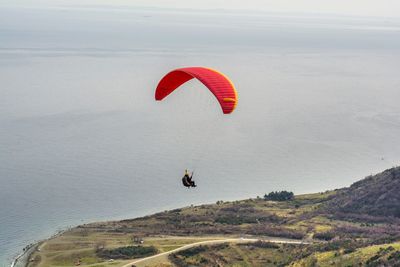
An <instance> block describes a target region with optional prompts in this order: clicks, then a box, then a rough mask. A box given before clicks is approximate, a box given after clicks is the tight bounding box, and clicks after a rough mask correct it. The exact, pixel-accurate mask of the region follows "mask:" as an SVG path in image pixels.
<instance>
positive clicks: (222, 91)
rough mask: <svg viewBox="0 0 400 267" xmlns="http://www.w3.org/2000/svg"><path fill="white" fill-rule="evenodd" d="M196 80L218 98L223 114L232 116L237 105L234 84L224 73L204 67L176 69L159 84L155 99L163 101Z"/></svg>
mask: <svg viewBox="0 0 400 267" xmlns="http://www.w3.org/2000/svg"><path fill="white" fill-rule="evenodd" d="M193 78H196V79H197V80H199V81H200V82H202V83H203V84H204V85H205V86H206V87H207V88H208V89H209V90H210V91H211V93H213V94H214V96H215V97H216V98H217V100H218V102H219V104H220V106H221V109H222V112H223V113H224V114H230V113H232V112H233V111H234V109H235V108H236V105H237V98H238V97H237V93H236V89H235V86H234V85H233V83H232V82H231V81H230V80H229V79H228V78H227V77H226V76H225V75H224V74H222V73H220V72H218V71H216V70H213V69H209V68H204V67H189V68H181V69H176V70H173V71H171V72H170V73H168V74H167V75H165V76H164V77H163V78H162V79H161V81H160V82H159V83H158V86H157V89H156V93H155V98H156V100H157V101H161V100H163V99H164V98H165V97H167V96H168V95H169V94H171V93H172V92H173V91H175V90H176V89H177V88H178V87H179V86H181V85H182V84H184V83H185V82H187V81H189V80H191V79H193Z"/></svg>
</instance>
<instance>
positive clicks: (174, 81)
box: [155, 67, 238, 188]
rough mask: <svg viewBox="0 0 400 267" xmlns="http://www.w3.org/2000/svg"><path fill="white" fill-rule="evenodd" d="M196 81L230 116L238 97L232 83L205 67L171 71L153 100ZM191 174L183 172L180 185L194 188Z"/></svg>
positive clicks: (162, 81)
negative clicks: (193, 80) (188, 82)
mask: <svg viewBox="0 0 400 267" xmlns="http://www.w3.org/2000/svg"><path fill="white" fill-rule="evenodd" d="M192 79H197V80H199V81H200V82H201V83H203V84H204V85H205V86H206V88H208V90H210V92H211V93H212V94H213V95H214V96H215V98H216V99H217V101H218V102H219V105H220V106H221V109H222V112H223V113H224V114H231V113H232V112H233V111H234V110H235V108H236V105H237V101H238V96H237V92H236V89H235V86H234V85H233V83H232V82H231V81H230V80H229V78H228V77H226V76H225V75H224V74H222V73H221V72H219V71H217V70H214V69H210V68H205V67H188V68H180V69H176V70H173V71H171V72H169V73H168V74H166V75H165V76H164V77H163V78H162V79H161V80H160V82H159V83H158V85H157V88H156V91H155V99H156V100H157V101H161V100H163V99H164V98H166V97H167V96H168V95H170V94H171V93H172V92H174V91H175V90H176V89H177V88H179V87H180V86H181V85H182V84H184V83H186V82H187V81H189V80H192ZM192 177H193V172H192V174H191V175H189V172H188V171H187V170H185V175H184V176H183V178H182V183H183V185H184V186H185V187H187V188H190V187H196V184H195V182H194V181H193V180H192Z"/></svg>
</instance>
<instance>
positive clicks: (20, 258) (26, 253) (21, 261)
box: [10, 227, 72, 267]
mask: <svg viewBox="0 0 400 267" xmlns="http://www.w3.org/2000/svg"><path fill="white" fill-rule="evenodd" d="M71 229H72V227H68V228H67V229H65V230H60V231H58V232H56V233H55V234H53V235H51V236H50V237H47V238H45V239H41V240H39V241H37V242H35V243H31V244H29V245H27V246H26V247H25V248H24V249H23V251H22V252H21V253H20V254H18V255H17V256H16V257H15V258H14V259H13V261H12V262H11V265H10V267H26V266H27V265H28V263H29V259H30V258H31V256H32V254H33V253H34V252H36V251H37V250H38V249H39V246H40V245H42V244H43V243H44V242H46V241H48V240H50V239H53V238H56V237H58V236H60V235H62V234H64V233H65V232H67V231H69V230H71Z"/></svg>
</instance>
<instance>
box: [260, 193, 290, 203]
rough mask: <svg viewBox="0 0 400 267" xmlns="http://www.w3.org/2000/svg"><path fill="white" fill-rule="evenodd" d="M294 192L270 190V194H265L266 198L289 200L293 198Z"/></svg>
mask: <svg viewBox="0 0 400 267" xmlns="http://www.w3.org/2000/svg"><path fill="white" fill-rule="evenodd" d="M293 197H294V194H293V192H288V191H275V192H270V193H269V194H268V195H267V194H265V195H264V199H265V200H272V201H287V200H291V199H293Z"/></svg>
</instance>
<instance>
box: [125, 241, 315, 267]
mask: <svg viewBox="0 0 400 267" xmlns="http://www.w3.org/2000/svg"><path fill="white" fill-rule="evenodd" d="M257 241H267V242H271V243H281V244H298V245H300V244H309V242H305V241H302V240H294V239H264V238H263V239H261V238H227V239H216V240H207V241H200V242H195V243H192V244H188V245H184V246H182V247H180V248H177V249H173V250H170V251H166V252H162V253H159V254H156V255H153V256H150V257H146V258H142V259H137V260H134V261H132V262H130V263H127V264H125V265H123V266H122V267H131V266H132V265H134V264H137V263H144V262H146V261H149V260H154V259H156V258H159V257H163V256H168V255H169V254H172V253H175V252H178V251H181V250H185V249H188V248H192V247H196V246H200V245H215V244H220V243H227V242H229V243H246V242H257Z"/></svg>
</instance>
